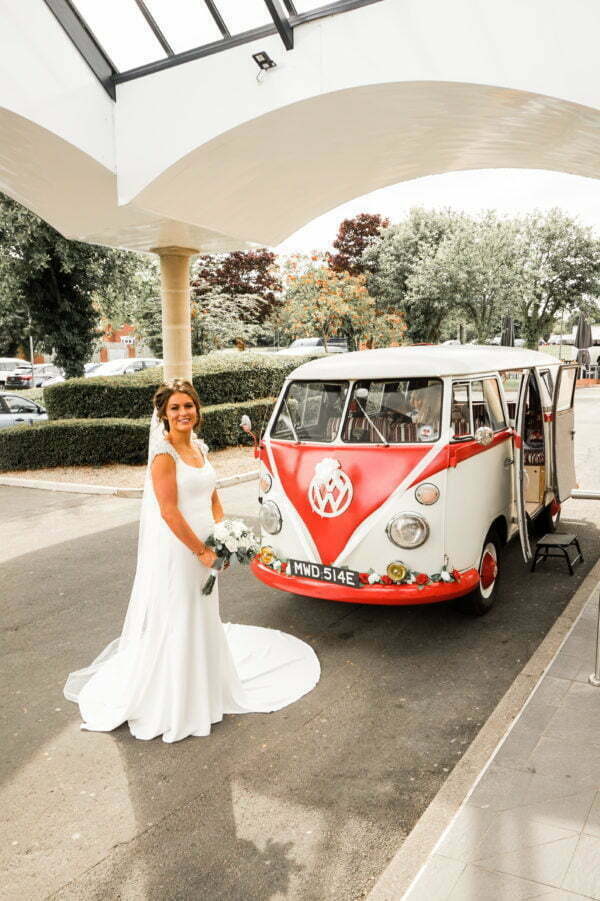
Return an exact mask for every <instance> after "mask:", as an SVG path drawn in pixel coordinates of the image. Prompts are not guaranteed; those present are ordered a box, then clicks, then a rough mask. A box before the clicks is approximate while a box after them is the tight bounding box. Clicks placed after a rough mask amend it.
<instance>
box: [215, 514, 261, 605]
mask: <svg viewBox="0 0 600 901" xmlns="http://www.w3.org/2000/svg"><path fill="white" fill-rule="evenodd" d="M205 544H206V546H207V547H209V548H212V550H213V551H214V552H215V554H216V555H217V559H216V560H215V562H214V564H213V567H212V569H211V571H210V576H209V577H208V579H207V580H206V582H205V583H204V586H203V588H202V594H210V593H211V591H212V590H213V587H214V584H215V580H216V578H217V575H218V572H219V570H220V569H223V567H224V566H225V564H227V563H230V562H231V560H232V558H233V559H235V560H237V561H238V563H246V564H248V563H250V561H251V560H252V558H253V557H255V556H256V554H257V553H258V548H259V544H260V542H259V540H258V538H257V537H256V535H255V534H254V533H253V532H251V531H250V529H249V528H248V526H247V525H246V523H244V522H242V521H241V519H224V520H223V521H222V522H218V523H215V528H214V530H213V533H212V535H210V536H209V537H208V538H207V539H206V542H205Z"/></svg>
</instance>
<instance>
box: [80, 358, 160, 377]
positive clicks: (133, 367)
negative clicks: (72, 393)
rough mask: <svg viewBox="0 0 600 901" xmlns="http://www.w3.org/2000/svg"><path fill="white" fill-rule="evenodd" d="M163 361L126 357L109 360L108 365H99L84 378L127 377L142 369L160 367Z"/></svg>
mask: <svg viewBox="0 0 600 901" xmlns="http://www.w3.org/2000/svg"><path fill="white" fill-rule="evenodd" d="M162 364H163V361H162V360H159V359H157V358H156V357H128V358H126V359H124V360H109V361H108V363H100V365H99V366H96V368H95V369H93V370H91V371H89V372H86V373H85V377H86V379H87V378H94V379H95V378H96V377H97V376H107V375H127V374H129V373H131V372H141V370H142V369H151V368H152V367H153V366H162Z"/></svg>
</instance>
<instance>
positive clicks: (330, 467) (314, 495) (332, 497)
mask: <svg viewBox="0 0 600 901" xmlns="http://www.w3.org/2000/svg"><path fill="white" fill-rule="evenodd" d="M308 500H309V503H310V506H311V508H312V509H313V510H314V512H315V513H316V514H317V515H318V516H324V517H327V518H331V517H333V516H341V514H342V513H345V511H346V510H347V509H348V507H349V506H350V502H351V501H352V482H351V481H350V478H349V476H347V475H346V473H345V472H344V471H343V469H342V468H341V466H340V464H339V462H338V461H337V460H332V459H330V458H326V459H324V460H321V462H320V463H317V465H316V466H315V474H314V476H313V478H312V480H311V483H310V485H309V486H308Z"/></svg>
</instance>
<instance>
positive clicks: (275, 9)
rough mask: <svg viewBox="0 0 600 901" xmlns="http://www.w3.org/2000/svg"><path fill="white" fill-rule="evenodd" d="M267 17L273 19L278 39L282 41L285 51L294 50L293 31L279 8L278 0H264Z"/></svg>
mask: <svg viewBox="0 0 600 901" xmlns="http://www.w3.org/2000/svg"><path fill="white" fill-rule="evenodd" d="M265 4H266V6H267V9H268V10H269V15H270V16H271V18H272V19H273V22H274V24H275V28H276V29H277V32H278V34H279V37H280V38H281V40H282V41H283V46H284V47H285V49H286V50H293V49H294V29H293V28H292V26H291V25H290V20H289V19H288V17H287V16H286V14H285V12H284V11H283V9H282V7H281V3H280V2H279V0H265Z"/></svg>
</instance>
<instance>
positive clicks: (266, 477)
mask: <svg viewBox="0 0 600 901" xmlns="http://www.w3.org/2000/svg"><path fill="white" fill-rule="evenodd" d="M272 485H273V479H272V477H271V473H270V472H263V473H261V476H260V479H259V480H258V487H259V489H260V493H261V494H268V493H269V491H270V490H271V487H272Z"/></svg>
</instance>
